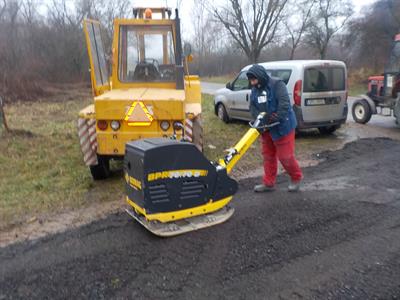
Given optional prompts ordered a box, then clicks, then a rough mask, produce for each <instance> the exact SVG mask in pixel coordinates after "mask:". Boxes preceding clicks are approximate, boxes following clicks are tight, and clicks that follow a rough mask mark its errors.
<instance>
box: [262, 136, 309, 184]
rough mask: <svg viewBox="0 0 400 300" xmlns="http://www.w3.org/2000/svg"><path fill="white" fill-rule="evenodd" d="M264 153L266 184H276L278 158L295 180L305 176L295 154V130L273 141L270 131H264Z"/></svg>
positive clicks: (264, 179)
mask: <svg viewBox="0 0 400 300" xmlns="http://www.w3.org/2000/svg"><path fill="white" fill-rule="evenodd" d="M261 137H262V138H261V145H262V155H263V157H264V178H263V181H264V184H265V185H268V186H273V185H275V181H276V175H277V174H278V159H279V161H280V162H281V164H282V166H283V167H284V169H285V170H286V172H287V173H288V174H289V176H290V178H291V179H292V181H294V182H298V181H300V180H301V179H302V178H303V173H302V172H301V169H300V167H299V164H298V162H297V160H296V158H295V156H294V140H295V131H294V130H293V131H291V132H290V133H289V134H288V135H285V136H284V137H282V138H280V139H278V140H276V141H273V140H272V138H271V135H270V133H269V132H264V133H263V134H262V136H261Z"/></svg>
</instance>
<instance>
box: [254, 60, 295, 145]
mask: <svg viewBox="0 0 400 300" xmlns="http://www.w3.org/2000/svg"><path fill="white" fill-rule="evenodd" d="M247 75H248V76H249V75H250V76H252V77H255V78H257V79H258V83H259V84H258V86H256V87H253V88H252V90H251V95H250V112H251V115H252V116H253V118H256V117H257V116H258V115H259V114H260V113H261V112H266V113H267V114H268V115H272V114H273V113H276V114H277V117H278V120H279V122H280V124H279V125H277V126H275V127H272V128H270V129H269V132H270V134H271V137H272V140H274V141H276V140H278V139H280V138H282V137H284V136H286V135H288V134H289V133H290V132H291V131H292V130H294V129H295V128H296V127H297V121H296V116H295V114H294V111H293V108H292V105H291V104H290V98H289V94H288V91H287V88H286V85H285V83H284V82H283V81H282V80H280V79H277V78H272V77H270V76H269V75H268V74H267V71H266V70H265V69H264V67H263V66H260V65H253V66H252V67H251V68H250V69H249V70H248V71H247Z"/></svg>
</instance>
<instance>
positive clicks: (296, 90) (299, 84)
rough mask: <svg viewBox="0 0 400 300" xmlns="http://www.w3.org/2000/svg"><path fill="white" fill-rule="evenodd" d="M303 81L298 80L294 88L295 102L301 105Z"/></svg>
mask: <svg viewBox="0 0 400 300" xmlns="http://www.w3.org/2000/svg"><path fill="white" fill-rule="evenodd" d="M302 85H303V81H301V80H298V81H297V82H296V84H295V85H294V90H293V100H294V104H296V105H298V106H300V105H301V89H302Z"/></svg>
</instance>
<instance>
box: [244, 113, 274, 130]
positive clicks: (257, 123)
mask: <svg viewBox="0 0 400 300" xmlns="http://www.w3.org/2000/svg"><path fill="white" fill-rule="evenodd" d="M265 116H266V113H265V112H262V113H260V114H259V115H258V116H257V118H256V119H255V120H254V122H249V126H250V127H251V128H254V129H257V130H263V129H268V128H272V127H275V126H277V125H279V124H280V122H274V123H271V124H264V125H261V124H262V121H263V120H264V118H265Z"/></svg>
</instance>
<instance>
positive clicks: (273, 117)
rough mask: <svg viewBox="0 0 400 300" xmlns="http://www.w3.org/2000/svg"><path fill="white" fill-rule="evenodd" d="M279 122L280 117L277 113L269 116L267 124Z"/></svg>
mask: <svg viewBox="0 0 400 300" xmlns="http://www.w3.org/2000/svg"><path fill="white" fill-rule="evenodd" d="M277 122H279V117H278V114H277V113H272V114H270V115H268V119H267V124H273V123H277Z"/></svg>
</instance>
